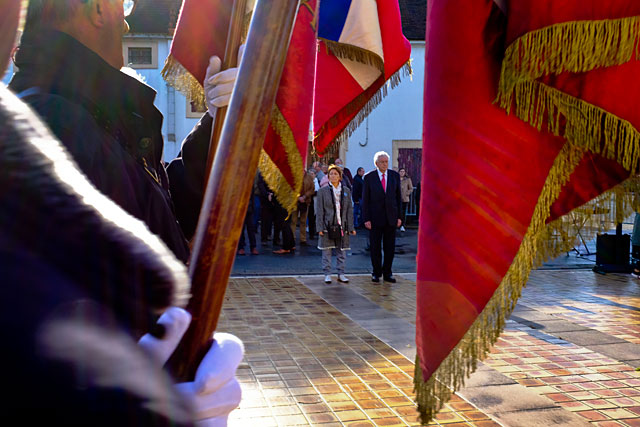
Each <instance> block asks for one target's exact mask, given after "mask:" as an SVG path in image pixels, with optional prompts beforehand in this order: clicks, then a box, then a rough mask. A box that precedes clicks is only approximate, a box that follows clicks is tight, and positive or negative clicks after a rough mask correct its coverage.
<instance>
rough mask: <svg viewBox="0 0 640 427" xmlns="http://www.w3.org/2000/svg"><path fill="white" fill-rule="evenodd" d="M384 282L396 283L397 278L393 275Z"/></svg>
mask: <svg viewBox="0 0 640 427" xmlns="http://www.w3.org/2000/svg"><path fill="white" fill-rule="evenodd" d="M384 281H385V282H389V283H396V278H395V277H393V275H391V276H388V277H385V278H384Z"/></svg>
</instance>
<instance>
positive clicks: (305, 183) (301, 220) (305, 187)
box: [291, 171, 316, 246]
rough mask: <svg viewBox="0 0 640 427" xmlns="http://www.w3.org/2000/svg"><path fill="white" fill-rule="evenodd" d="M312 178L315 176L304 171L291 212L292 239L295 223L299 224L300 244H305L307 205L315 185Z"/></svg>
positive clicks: (311, 197) (294, 232) (294, 233)
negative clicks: (294, 206)
mask: <svg viewBox="0 0 640 427" xmlns="http://www.w3.org/2000/svg"><path fill="white" fill-rule="evenodd" d="M314 179H315V177H312V176H311V175H310V174H309V173H308V172H306V171H305V173H304V177H303V179H302V191H301V192H300V196H299V197H298V204H297V209H296V211H295V212H293V213H292V214H291V215H292V216H293V218H292V219H291V231H292V233H293V238H294V240H295V235H296V225H297V224H300V246H307V214H308V213H309V205H310V204H311V200H312V199H313V194H314V193H315V192H316V190H315V186H314V185H313V180H314Z"/></svg>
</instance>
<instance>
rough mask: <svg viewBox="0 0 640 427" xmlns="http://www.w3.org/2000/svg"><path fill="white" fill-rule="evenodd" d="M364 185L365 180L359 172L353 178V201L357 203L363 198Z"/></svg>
mask: <svg viewBox="0 0 640 427" xmlns="http://www.w3.org/2000/svg"><path fill="white" fill-rule="evenodd" d="M363 186H364V180H363V179H362V177H361V176H360V175H358V174H356V176H355V177H354V178H353V202H354V203H357V202H360V200H362V187H363Z"/></svg>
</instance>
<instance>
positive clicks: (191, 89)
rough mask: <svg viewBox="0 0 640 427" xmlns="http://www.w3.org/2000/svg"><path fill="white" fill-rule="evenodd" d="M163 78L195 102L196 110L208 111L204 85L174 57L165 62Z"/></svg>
mask: <svg viewBox="0 0 640 427" xmlns="http://www.w3.org/2000/svg"><path fill="white" fill-rule="evenodd" d="M162 77H163V78H164V80H165V81H166V82H167V83H168V84H169V85H171V86H172V87H174V88H175V89H176V90H178V91H180V92H182V94H184V96H186V97H187V99H188V100H190V101H191V102H193V103H194V106H195V107H196V108H198V109H199V110H204V109H206V106H205V102H204V90H203V89H202V85H200V82H198V80H196V78H195V77H193V75H192V74H191V73H190V72H189V71H187V69H186V68H184V67H183V66H182V64H181V63H180V62H178V60H177V59H175V58H174V56H173V55H169V56H168V57H167V60H166V61H165V62H164V67H163V68H162Z"/></svg>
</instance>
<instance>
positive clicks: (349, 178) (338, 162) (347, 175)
mask: <svg viewBox="0 0 640 427" xmlns="http://www.w3.org/2000/svg"><path fill="white" fill-rule="evenodd" d="M333 164H335V165H336V166H340V168H341V169H342V177H343V179H344V181H345V182H347V183H349V188H351V189H353V175H351V171H350V170H349V168H348V167H345V165H344V162H343V161H342V159H341V158H337V159H336V160H335V161H334V162H333Z"/></svg>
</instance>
